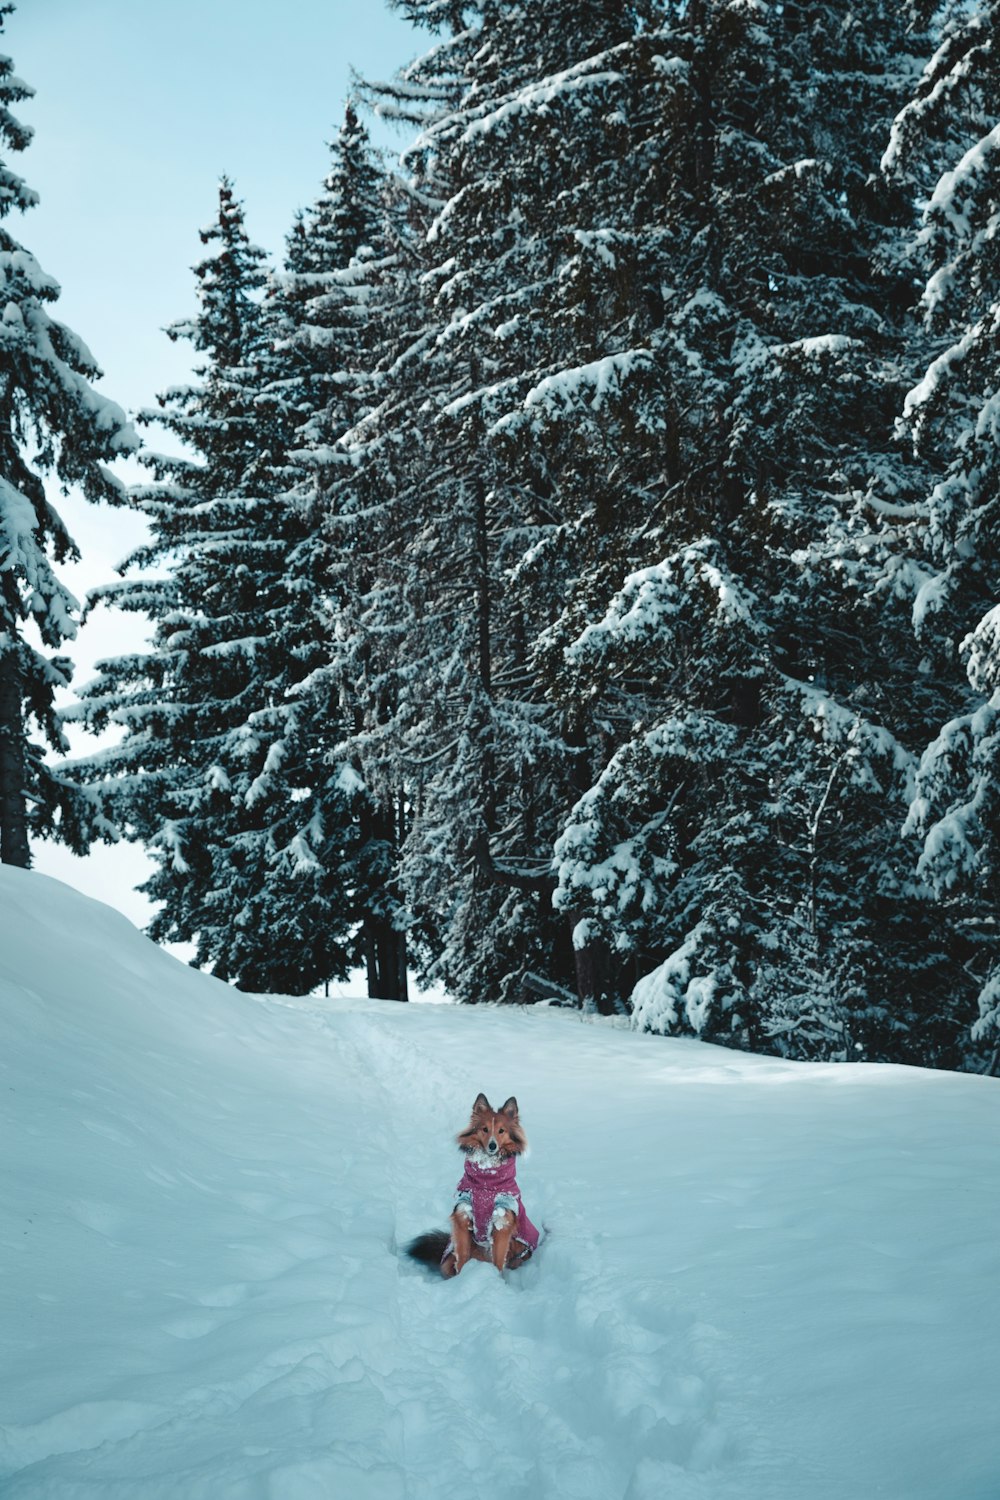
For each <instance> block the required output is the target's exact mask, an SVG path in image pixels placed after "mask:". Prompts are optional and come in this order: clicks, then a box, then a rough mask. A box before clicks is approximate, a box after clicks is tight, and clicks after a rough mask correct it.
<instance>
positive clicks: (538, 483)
mask: <svg viewBox="0 0 1000 1500" xmlns="http://www.w3.org/2000/svg"><path fill="white" fill-rule="evenodd" d="M403 8H404V9H405V10H406V12H407V14H408V15H410V17H411V18H412V19H415V20H418V21H421V22H424V23H426V24H428V25H430V26H432V27H435V26H437V27H440V28H441V29H442V33H443V35H442V39H441V41H440V42H439V44H438V45H437V46H436V47H435V48H434V49H433V50H432V51H431V52H429V53H428V54H427V55H426V56H425V57H424V58H422V59H420V60H418V62H417V63H416V64H414V65H413V66H411V67H410V68H408V69H407V70H406V71H405V73H404V74H402V75H401V77H400V79H399V80H398V81H397V83H396V84H395V85H392V86H390V87H389V88H388V89H383V90H380V91H379V99H378V103H379V108H380V110H381V111H382V112H383V113H394V114H396V115H397V116H399V117H401V118H404V119H407V120H409V121H416V122H417V123H419V125H420V134H419V137H418V140H417V143H416V145H415V146H414V148H413V149H412V151H411V152H410V153H408V155H407V156H406V158H405V162H406V164H407V166H408V167H409V168H410V170H411V172H412V178H411V181H410V183H409V184H408V185H407V189H408V193H409V203H410V217H409V226H410V231H411V232H410V237H409V238H408V239H407V238H405V237H404V254H405V252H408V253H409V255H410V258H411V259H413V258H414V257H415V258H416V267H415V273H414V274H413V275H412V276H411V277H410V279H409V283H408V284H409V285H410V286H411V287H413V288H414V289H415V295H413V296H411V300H410V302H409V303H408V304H407V303H406V298H405V297H403V298H401V299H400V303H401V304H403V305H406V317H404V319H403V320H402V321H401V322H400V323H398V324H397V326H398V333H397V335H396V337H395V341H394V343H393V344H391V345H390V346H389V347H388V348H387V350H386V352H385V353H384V355H383V357H382V359H381V362H380V368H381V371H382V380H381V385H380V390H381V392H382V393H383V394H382V400H381V403H380V404H379V405H376V406H375V407H374V408H373V411H372V413H371V414H370V416H369V418H368V419H367V420H366V422H365V423H363V424H361V426H360V427H359V429H358V434H357V446H356V450H355V451H357V452H358V453H359V455H360V460H359V461H360V463H361V468H362V472H367V473H368V474H370V476H371V482H370V492H371V494H372V495H373V496H377V497H378V516H379V520H378V526H377V527H376V528H372V527H371V525H369V528H368V540H369V542H370V543H372V542H374V539H375V538H376V537H377V536H379V535H381V538H382V541H381V543H380V544H377V545H375V546H373V551H372V568H371V575H370V576H371V579H372V583H371V587H370V588H369V591H368V594H367V597H366V599H365V600H364V601H363V603H362V608H361V611H360V620H359V624H358V627H357V628H356V629H355V631H354V632H353V636H354V638H356V639H360V640H362V641H363V642H364V649H365V650H366V651H367V653H368V667H367V676H368V680H369V681H370V682H372V683H374V684H377V690H376V694H375V695H373V697H372V699H371V701H370V704H369V709H368V717H367V723H366V750H367V754H368V758H369V761H376V760H378V759H381V760H382V762H383V763H384V764H390V765H393V766H395V767H397V768H398V775H399V777H400V779H401V780H402V781H403V783H404V784H405V786H406V788H407V796H408V807H409V813H410V819H409V827H408V830H407V837H406V843H405V847H404V851H403V861H402V874H403V880H404V885H405V889H406V893H407V898H408V902H409V905H410V908H411V918H412V921H413V924H414V933H415V936H416V937H417V939H418V941H419V942H420V943H421V945H422V950H423V955H424V960H425V965H426V966H428V967H430V968H431V970H432V972H434V973H435V975H437V976H440V977H441V978H443V979H444V980H445V982H446V983H447V984H448V985H449V986H450V987H451V988H452V990H453V991H454V992H456V993H457V994H458V995H459V996H460V998H463V999H470V1000H472V999H478V998H482V997H485V996H501V997H503V998H521V997H522V996H523V995H524V994H525V993H526V992H529V991H531V990H532V989H533V988H534V987H535V986H537V985H541V986H542V987H543V988H544V989H546V990H547V991H548V992H549V993H552V992H554V991H556V990H558V989H560V988H566V987H568V986H572V985H573V983H574V962H573V954H572V949H571V945H570V943H569V941H568V938H569V930H568V927H567V925H566V923H565V921H564V920H563V919H562V918H560V917H559V916H557V915H556V914H555V913H554V912H553V911H552V909H551V904H550V897H551V890H552V877H551V872H550V868H549V866H550V851H551V845H552V841H553V839H554V837H555V835H556V833H557V832H558V827H559V814H560V810H561V809H565V808H566V807H567V806H568V805H569V804H570V803H571V802H572V800H573V796H572V786H573V778H574V774H575V768H576V764H577V761H578V750H577V748H576V747H573V746H571V745H569V744H567V742H566V739H565V722H564V715H563V713H562V711H561V709H560V708H558V707H555V706H553V705H552V704H551V703H547V702H546V699H545V694H544V690H543V686H542V684H541V683H540V682H539V681H538V680H537V678H536V677H534V675H533V673H532V669H531V666H530V659H529V658H530V652H531V648H532V644H533V641H534V639H535V638H536V636H537V635H538V633H539V630H540V629H542V628H543V627H544V626H545V625H547V624H548V623H550V622H551V620H552V617H553V613H554V611H555V610H557V609H558V604H559V591H560V589H561V586H562V582H563V579H564V577H565V564H564V562H563V561H562V559H561V556H560V550H559V545H558V541H557V539H556V534H557V533H560V531H566V530H568V529H569V528H570V525H571V521H570V518H571V517H573V516H574V515H575V514H577V513H578V511H579V509H580V508H582V507H584V506H586V505H587V504H588V503H590V502H591V501H592V494H591V493H590V492H589V491H588V492H587V493H586V494H585V495H584V496H582V497H581V498H579V499H578V498H577V496H576V495H575V494H574V493H573V490H574V485H575V484H576V483H577V472H578V471H579V468H580V466H581V463H582V462H583V459H582V458H579V457H578V462H577V469H576V470H575V471H574V470H571V468H570V465H569V463H568V462H567V464H566V466H565V467H566V473H565V477H564V481H563V482H564V488H565V493H563V494H557V490H556V483H555V479H556V475H555V474H554V473H553V472H550V471H549V470H548V469H547V468H546V466H545V463H544V461H542V460H540V461H539V462H538V463H536V462H535V461H534V458H533V456H532V453H531V446H532V434H531V432H530V431H523V430H521V431H517V432H515V431H514V430H513V428H514V427H515V426H516V425H517V424H516V423H514V422H513V421H512V422H511V423H510V424H509V425H510V428H511V430H505V429H502V428H500V427H498V426H497V424H498V422H499V421H500V420H501V419H503V418H505V417H513V416H516V415H517V413H518V412H519V410H520V403H521V401H523V400H525V399H526V398H527V397H528V395H529V393H530V392H531V391H532V390H535V389H537V388H538V387H539V386H541V385H543V384H544V382H545V381H546V379H547V378H548V377H550V376H556V375H558V374H559V373H560V372H562V371H564V370H566V369H567V368H570V369H573V370H574V371H576V372H577V375H578V380H577V385H578V387H579V388H580V397H581V398H580V401H579V403H578V405H579V410H580V412H581V413H583V415H582V416H581V424H580V425H581V428H583V427H584V425H585V418H586V415H587V408H586V406H585V402H584V396H585V395H586V394H587V389H586V388H587V385H588V381H589V383H590V390H589V395H590V397H591V398H593V402H594V404H593V408H592V409H591V410H590V411H589V417H590V421H589V425H587V426H586V431H585V433H584V432H581V436H580V441H579V442H578V444H577V450H578V455H583V454H585V453H586V450H587V446H588V444H590V443H593V444H595V445H596V446H597V447H598V448H599V449H600V459H599V460H596V462H599V463H600V464H601V465H602V466H603V468H604V469H606V468H607V458H608V454H609V452H611V451H612V450H613V448H614V446H615V434H616V430H617V426H618V424H619V423H620V422H621V421H623V420H634V418H626V417H625V415H624V413H625V410H626V408H627V407H628V405H629V404H630V401H631V399H632V397H633V395H634V391H635V388H636V387H635V386H633V387H632V389H631V390H630V391H629V392H628V393H627V394H626V393H624V392H621V393H620V395H619V386H620V384H621V377H622V373H623V371H624V370H625V369H627V368H629V367H630V364H631V363H632V360H631V356H630V354H629V346H628V344H627V342H624V341H625V340H627V337H628V332H627V329H624V328H621V327H615V326H614V325H615V322H616V319H617V320H620V319H621V317H622V311H621V309H622V307H623V305H624V304H625V303H626V302H627V300H628V299H627V294H626V292H625V289H624V285H623V284H616V283H623V282H624V279H625V278H624V277H619V278H615V277H611V276H607V275H605V276H604V278H603V280H602V282H601V285H600V287H599V288H597V289H595V290H594V292H593V295H592V301H593V303H594V304H595V305H594V307H593V308H587V307H586V306H585V303H586V298H587V293H586V292H585V291H581V292H580V295H579V299H578V300H579V304H580V306H579V308H577V309H575V310H574V313H573V315H566V316H563V317H562V318H561V321H560V317H559V315H558V314H559V311H560V310H559V302H560V294H559V288H560V285H561V283H562V282H563V281H564V280H565V279H566V278H573V277H574V276H578V275H579V277H580V278H581V279H582V276H583V275H584V272H583V271H581V269H580V262H581V260H586V261H588V268H589V262H593V263H594V264H595V265H597V266H598V267H599V268H600V267H602V266H604V265H606V264H607V263H609V262H610V261H611V259H612V253H611V249H610V246H609V245H608V243H607V241H608V239H609V238H610V236H611V234H612V230H611V229H609V228H608V227H607V226H608V224H609V223H615V222H619V221H621V220H622V218H623V214H622V212H621V210H620V208H619V206H618V200H620V199H621V197H622V194H621V190H620V175H621V171H622V170H624V171H626V173H627V172H628V171H630V170H633V168H630V167H629V166H628V165H627V152H626V151H624V150H623V140H624V136H623V131H622V128H621V123H620V114H619V113H617V112H616V106H617V105H619V104H621V102H622V100H621V98H620V97H616V94H615V90H616V88H617V89H619V95H620V92H621V78H620V75H619V73H618V71H617V55H616V52H615V49H616V48H620V47H622V46H624V45H627V44H628V43H629V42H630V41H631V40H632V39H634V38H635V37H636V35H637V33H638V32H639V31H641V29H642V25H643V24H644V22H645V21H647V20H648V13H649V12H650V7H644V6H641V5H636V6H632V5H629V6H620V7H608V6H607V5H605V4H584V5H579V4H577V5H572V6H570V5H557V6H555V7H552V6H549V7H545V8H544V10H543V9H542V8H539V7H528V8H525V7H521V6H515V5H510V4H501V5H493V4H489V5H485V4H484V5H481V6H466V7H463V8H462V11H461V14H460V15H459V14H458V12H456V13H455V14H453V15H452V14H450V13H448V14H445V12H444V11H443V10H442V8H441V7H438V6H430V5H421V4H409V5H406V6H404V7H403ZM567 70H568V71H567ZM632 93H633V94H634V93H635V89H633V90H632ZM595 226H596V227H595ZM620 227H621V228H622V229H623V232H626V237H628V236H627V230H629V229H630V228H631V226H626V225H624V224H623V223H621V224H620ZM414 229H416V231H417V232H416V234H414V233H413V230H414ZM616 297H617V302H616V301H615V298H616ZM550 309H555V310H556V311H557V316H556V317H555V318H554V319H553V318H552V317H551V316H550ZM602 317H603V319H604V324H603V326H602V324H601V319H602ZM609 350H610V351H611V352H612V357H611V358H610V359H609V360H608V362H607V364H606V365H605V366H603V367H601V368H600V369H598V363H599V362H598V361H595V354H596V353H599V354H600V355H604V354H605V352H606V351H609ZM620 355H621V358H619V356H620ZM634 364H635V367H636V371H637V373H638V371H639V368H640V366H641V364H642V360H641V357H639V358H636V359H635V360H634ZM585 367H586V368H585ZM555 383H556V382H554V381H553V386H554V385H555ZM637 383H638V381H637ZM567 385H568V382H567ZM551 396H552V400H553V402H555V401H556V399H557V393H556V391H555V390H554V389H553V390H552V392H551ZM597 408H601V410H600V411H598V410H597ZM639 420H640V425H641V421H642V419H641V418H640V419H639ZM521 425H522V427H523V426H524V424H521ZM602 425H603V427H604V434H603V437H602V436H601V435H600V429H601V427H602ZM591 462H592V463H593V462H595V460H594V459H593V458H592V459H591ZM588 477H589V476H588ZM582 487H583V486H582V483H581V484H580V488H582ZM536 559H537V560H536ZM379 695H380V699H381V701H379Z"/></svg>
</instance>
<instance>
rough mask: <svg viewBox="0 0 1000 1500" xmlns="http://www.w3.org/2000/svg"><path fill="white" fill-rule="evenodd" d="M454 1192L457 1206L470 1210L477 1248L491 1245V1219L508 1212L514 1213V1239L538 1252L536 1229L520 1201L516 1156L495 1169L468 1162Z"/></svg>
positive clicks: (500, 1163)
mask: <svg viewBox="0 0 1000 1500" xmlns="http://www.w3.org/2000/svg"><path fill="white" fill-rule="evenodd" d="M457 1193H458V1197H457V1198H456V1207H458V1206H460V1205H464V1206H465V1207H466V1208H471V1210H472V1232H473V1236H474V1238H475V1241H476V1244H477V1245H488V1244H489V1243H490V1235H491V1233H492V1229H493V1219H494V1216H496V1217H499V1215H500V1214H502V1213H503V1212H504V1211H505V1210H507V1209H510V1210H511V1212H516V1213H517V1223H516V1224H515V1226H514V1238H515V1239H518V1240H520V1241H521V1243H522V1244H524V1245H527V1247H528V1249H529V1250H537V1249H538V1230H537V1229H536V1228H535V1226H534V1224H532V1222H531V1220H530V1219H529V1218H528V1215H527V1214H526V1213H525V1211H524V1204H523V1203H522V1202H521V1190H520V1188H519V1187H518V1185H517V1158H516V1157H514V1156H505V1157H504V1158H503V1160H502V1161H500V1162H498V1164H497V1165H496V1166H495V1167H477V1166H476V1164H475V1162H474V1161H469V1160H467V1161H466V1163H465V1171H464V1172H463V1173H462V1180H461V1182H460V1183H459V1184H458V1188H457ZM446 1253H447V1252H446Z"/></svg>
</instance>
